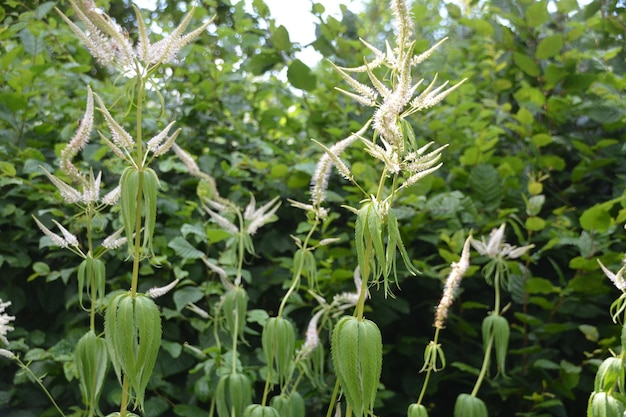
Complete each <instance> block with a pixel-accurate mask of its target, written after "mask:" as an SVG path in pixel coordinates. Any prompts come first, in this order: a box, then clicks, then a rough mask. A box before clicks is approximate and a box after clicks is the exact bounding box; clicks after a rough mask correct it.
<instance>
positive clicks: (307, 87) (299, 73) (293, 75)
mask: <svg viewBox="0 0 626 417" xmlns="http://www.w3.org/2000/svg"><path fill="white" fill-rule="evenodd" d="M287 79H288V80H289V82H290V83H291V85H293V86H294V87H296V88H299V89H301V90H304V91H312V90H313V89H315V86H316V84H317V78H316V76H315V74H313V72H312V71H311V69H310V68H309V67H308V66H307V65H306V64H305V63H304V62H302V61H300V60H299V59H295V60H293V61H292V62H291V63H290V64H289V68H288V69H287Z"/></svg>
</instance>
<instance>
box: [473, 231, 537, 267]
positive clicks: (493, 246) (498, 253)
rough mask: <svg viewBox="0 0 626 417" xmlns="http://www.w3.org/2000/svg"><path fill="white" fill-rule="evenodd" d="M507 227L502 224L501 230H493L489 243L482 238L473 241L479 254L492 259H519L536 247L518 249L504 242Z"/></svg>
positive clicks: (529, 246)
mask: <svg viewBox="0 0 626 417" xmlns="http://www.w3.org/2000/svg"><path fill="white" fill-rule="evenodd" d="M505 227H506V223H502V225H501V226H500V227H499V228H497V229H493V230H492V231H491V233H490V234H489V240H488V241H485V239H484V238H481V240H476V239H472V246H473V247H474V249H476V251H477V252H478V253H480V254H481V255H483V256H487V257H489V258H491V259H495V258H498V257H501V258H509V259H515V258H519V257H520V256H522V255H524V254H525V253H526V252H528V251H529V250H530V249H532V248H534V247H535V245H526V246H521V247H517V246H513V245H510V244H508V243H506V242H504V229H505Z"/></svg>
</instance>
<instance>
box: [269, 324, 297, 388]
mask: <svg viewBox="0 0 626 417" xmlns="http://www.w3.org/2000/svg"><path fill="white" fill-rule="evenodd" d="M261 342H262V345H263V353H264V354H265V361H266V362H267V366H269V367H271V368H272V369H274V370H276V372H277V374H278V379H279V382H280V384H281V385H282V384H284V382H285V380H286V379H287V377H288V376H289V372H290V368H291V363H292V359H293V354H294V352H295V346H296V334H295V331H294V329H293V325H292V324H291V322H290V321H289V320H287V319H285V318H282V317H271V318H270V319H269V320H267V322H266V323H265V327H263V335H262V337H261Z"/></svg>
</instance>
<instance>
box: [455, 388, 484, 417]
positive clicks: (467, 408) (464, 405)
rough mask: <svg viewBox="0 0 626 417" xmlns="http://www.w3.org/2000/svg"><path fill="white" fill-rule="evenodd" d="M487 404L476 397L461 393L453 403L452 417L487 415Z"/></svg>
mask: <svg viewBox="0 0 626 417" xmlns="http://www.w3.org/2000/svg"><path fill="white" fill-rule="evenodd" d="M488 416H489V414H488V413H487V406H486V405H485V403H484V402H483V400H481V399H480V398H478V397H474V396H472V395H469V394H461V395H459V396H458V397H457V398H456V403H455V404H454V417H488Z"/></svg>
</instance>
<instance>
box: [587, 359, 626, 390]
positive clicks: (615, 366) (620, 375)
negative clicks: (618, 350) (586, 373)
mask: <svg viewBox="0 0 626 417" xmlns="http://www.w3.org/2000/svg"><path fill="white" fill-rule="evenodd" d="M615 385H618V386H620V387H623V386H624V365H623V363H622V360H621V359H620V358H616V357H610V358H606V359H605V360H604V361H603V362H602V364H601V365H600V367H599V368H598V372H597V373H596V379H595V381H594V384H593V390H594V391H595V392H603V391H604V392H607V391H611V390H613V387H615Z"/></svg>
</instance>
